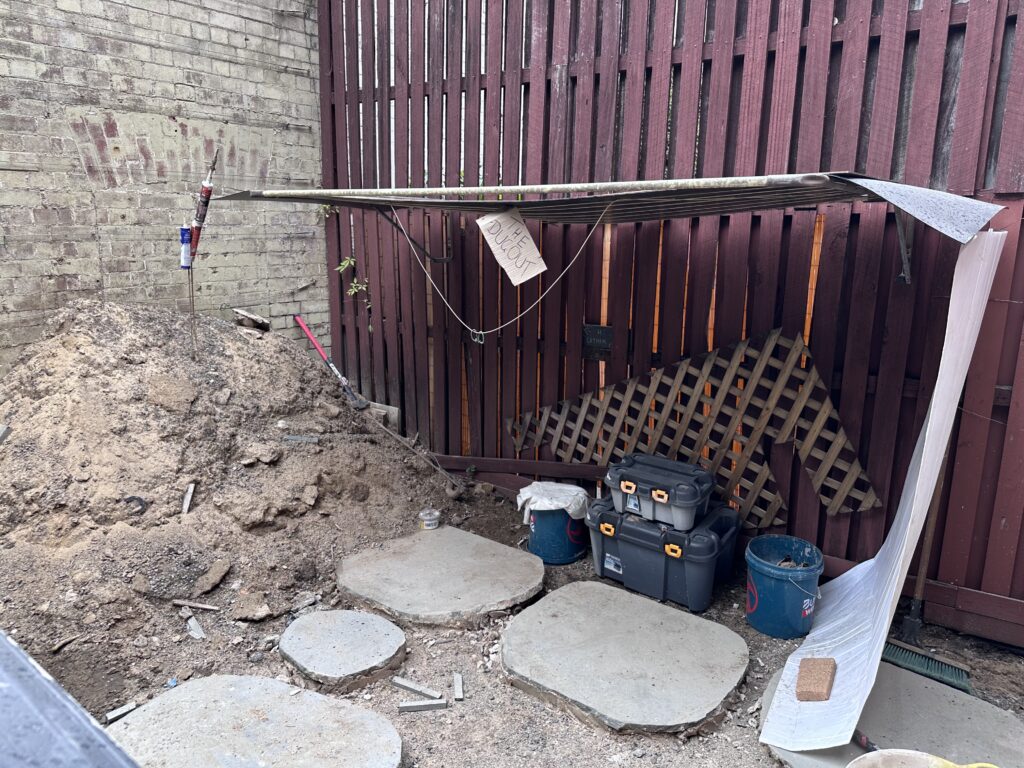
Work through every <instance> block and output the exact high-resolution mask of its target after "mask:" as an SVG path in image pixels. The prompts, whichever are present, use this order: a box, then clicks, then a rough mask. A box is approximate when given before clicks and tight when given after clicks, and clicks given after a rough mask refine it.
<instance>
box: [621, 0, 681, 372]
mask: <svg viewBox="0 0 1024 768" xmlns="http://www.w3.org/2000/svg"><path fill="white" fill-rule="evenodd" d="M649 13H650V15H649V19H650V23H651V25H652V27H651V30H650V50H649V51H648V53H647V58H648V59H649V60H650V62H651V65H650V77H649V79H648V84H647V108H646V112H645V114H644V123H645V124H646V129H645V131H644V145H643V157H642V158H641V162H642V164H643V167H642V169H641V175H642V178H645V179H661V178H664V177H665V149H666V144H667V141H668V130H669V125H668V108H669V89H670V86H671V83H672V30H673V27H674V21H675V19H674V15H675V2H673V1H672V0H653V2H651V8H650V11H649ZM644 41H645V45H646V41H647V31H646V30H645V34H644ZM661 244H662V225H661V223H660V222H646V223H644V224H641V225H640V230H639V232H638V234H637V249H636V256H635V259H634V271H635V278H634V285H635V289H634V291H633V297H634V298H633V306H634V310H633V354H632V360H631V362H630V365H631V369H632V371H633V373H634V374H635V373H639V372H640V371H644V370H647V369H649V368H650V367H651V353H652V352H653V351H654V325H655V322H656V318H655V316H654V313H655V310H656V309H657V303H656V302H657V289H658V276H659V266H660V261H661V260H662V259H663V258H664V256H663V254H662V253H661ZM659 327H660V326H659Z"/></svg>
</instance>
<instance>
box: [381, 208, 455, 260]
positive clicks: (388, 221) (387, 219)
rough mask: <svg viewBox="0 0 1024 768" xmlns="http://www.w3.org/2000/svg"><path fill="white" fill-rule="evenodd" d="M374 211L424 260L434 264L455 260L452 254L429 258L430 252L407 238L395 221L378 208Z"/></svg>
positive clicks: (403, 229) (402, 228) (406, 234)
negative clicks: (421, 255)
mask: <svg viewBox="0 0 1024 768" xmlns="http://www.w3.org/2000/svg"><path fill="white" fill-rule="evenodd" d="M375 210H376V211H377V213H379V214H380V216H381V218H383V219H384V221H386V222H387V223H388V224H390V225H391V226H392V227H394V228H395V230H396V231H398V232H401V233H402V234H403V235H405V237H406V239H407V240H408V241H409V245H411V246H412V248H413V250H416V251H419V252H420V253H422V254H423V255H424V256H425V257H426V259H427V260H428V261H432V262H434V263H435V264H447V263H448V262H449V261H451V260H452V259H453V258H455V256H454V254H452V255H449V256H445V257H443V258H438V257H436V256H431V255H430V252H429V251H427V249H426V248H424V247H423V246H422V245H421V244H420V243H419V242H417V241H416V240H413V239H412V238H411V237H410V236H409V233H408V232H406V231H405V228H404V227H401V226H400V225H399V222H398V221H397V220H396V219H394V218H392V217H391V216H388V215H387V214H386V213H385V212H384V211H383V210H382V209H380V208H377V209H375ZM396 215H397V214H396Z"/></svg>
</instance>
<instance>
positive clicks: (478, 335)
mask: <svg viewBox="0 0 1024 768" xmlns="http://www.w3.org/2000/svg"><path fill="white" fill-rule="evenodd" d="M486 339H487V334H486V333H484V332H483V331H474V330H473V329H472V328H470V329H469V340H470V341H473V342H476V343H477V344H483V343H484V341H486Z"/></svg>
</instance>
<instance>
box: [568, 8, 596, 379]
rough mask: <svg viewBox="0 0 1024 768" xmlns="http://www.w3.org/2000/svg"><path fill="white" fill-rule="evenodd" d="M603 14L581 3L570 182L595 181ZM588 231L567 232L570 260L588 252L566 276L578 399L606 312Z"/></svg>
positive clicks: (570, 366)
mask: <svg viewBox="0 0 1024 768" xmlns="http://www.w3.org/2000/svg"><path fill="white" fill-rule="evenodd" d="M597 13H598V3H597V0H581V2H580V4H579V11H578V13H577V17H576V24H577V34H576V50H575V52H574V55H573V63H574V64H576V65H577V66H578V74H577V75H576V78H575V80H574V81H573V83H572V84H571V87H572V94H573V100H572V102H573V114H572V127H571V129H570V130H569V132H568V133H569V136H568V146H569V157H570V158H571V160H570V165H571V167H570V170H569V180H570V181H573V182H587V181H590V180H591V163H592V160H593V151H592V150H593V138H594V137H593V130H591V126H592V125H593V122H594V87H595V82H596V72H595V70H594V54H595V47H596V45H597ZM588 231H589V227H585V226H571V227H568V228H567V231H566V237H565V243H566V257H567V258H573V257H574V256H575V254H576V253H578V252H579V251H580V249H581V248H583V249H584V251H583V253H581V254H580V257H579V258H580V260H579V262H577V264H576V266H575V267H573V268H572V269H571V270H570V271H569V273H568V274H567V275H566V276H565V333H566V337H565V397H566V398H574V397H577V396H578V395H579V394H580V392H582V391H583V386H584V370H585V369H586V368H587V367H594V368H596V363H592V362H589V361H588V362H587V363H584V361H583V324H584V323H585V322H589V321H588V319H587V312H588V310H589V311H591V312H593V311H594V310H596V312H597V313H598V315H599V313H600V311H601V307H600V304H601V263H602V258H601V250H602V249H601V231H600V230H598V231H595V232H594V235H593V236H592V238H591V241H590V242H589V243H587V244H586V245H585V246H584V238H585V237H586V236H587V232H588ZM598 319H600V317H598ZM591 388H593V387H591Z"/></svg>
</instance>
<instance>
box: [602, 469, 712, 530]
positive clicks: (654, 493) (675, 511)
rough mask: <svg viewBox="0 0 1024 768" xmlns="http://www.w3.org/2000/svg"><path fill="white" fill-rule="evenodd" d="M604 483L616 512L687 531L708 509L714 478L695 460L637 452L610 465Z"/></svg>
mask: <svg viewBox="0 0 1024 768" xmlns="http://www.w3.org/2000/svg"><path fill="white" fill-rule="evenodd" d="M605 485H606V486H607V487H608V490H609V491H610V492H611V496H612V500H613V501H614V503H615V511H616V512H619V513H620V514H623V513H626V512H632V513H634V514H637V515H640V516H641V517H644V518H646V519H647V520H651V521H653V522H658V523H665V524H666V525H671V526H672V527H673V528H675V529H676V530H677V531H688V530H690V529H691V528H693V526H694V525H696V524H697V523H698V522H700V519H701V517H703V515H704V513H705V512H707V509H708V501H709V499H710V498H711V491H712V489H713V488H714V486H715V482H714V478H713V477H712V476H711V473H710V472H708V471H707V470H704V469H701V468H700V467H698V466H696V465H695V464H687V463H686V462H683V461H673V460H672V459H666V458H664V457H662V456H648V455H647V454H643V453H634V454H632V455H630V456H626V457H625V458H624V459H622V461H620V462H619V463H618V464H612V465H611V466H609V467H608V473H607V474H606V475H605Z"/></svg>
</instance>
